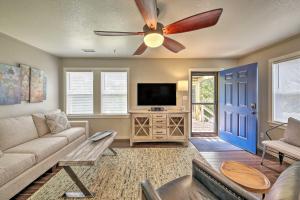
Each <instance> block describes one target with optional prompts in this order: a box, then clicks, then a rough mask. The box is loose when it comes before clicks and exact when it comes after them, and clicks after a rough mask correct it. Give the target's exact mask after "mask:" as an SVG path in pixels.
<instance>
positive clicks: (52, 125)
mask: <svg viewBox="0 0 300 200" xmlns="http://www.w3.org/2000/svg"><path fill="white" fill-rule="evenodd" d="M45 117H46V122H47V125H48V127H49V129H50V131H51V133H52V134H56V133H60V132H62V131H63V130H66V129H68V128H71V125H70V122H69V121H68V118H67V115H66V114H65V113H64V112H61V113H56V114H47V115H45Z"/></svg>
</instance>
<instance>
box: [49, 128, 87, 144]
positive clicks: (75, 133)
mask: <svg viewBox="0 0 300 200" xmlns="http://www.w3.org/2000/svg"><path fill="white" fill-rule="evenodd" d="M83 135H85V129H84V128H82V127H74V128H69V129H66V130H64V131H62V132H60V133H56V134H47V135H45V136H44V137H66V138H67V139H68V142H69V143H71V142H73V141H74V140H76V139H77V138H79V137H80V136H83Z"/></svg>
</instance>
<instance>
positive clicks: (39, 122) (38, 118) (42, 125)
mask: <svg viewBox="0 0 300 200" xmlns="http://www.w3.org/2000/svg"><path fill="white" fill-rule="evenodd" d="M60 112H61V110H59V109H57V110H53V111H50V112H46V113H35V114H32V119H33V122H34V124H35V127H36V129H37V132H38V134H39V137H42V136H44V135H46V134H48V133H50V132H51V131H50V129H49V127H48V125H47V122H46V118H45V115H46V114H56V113H60Z"/></svg>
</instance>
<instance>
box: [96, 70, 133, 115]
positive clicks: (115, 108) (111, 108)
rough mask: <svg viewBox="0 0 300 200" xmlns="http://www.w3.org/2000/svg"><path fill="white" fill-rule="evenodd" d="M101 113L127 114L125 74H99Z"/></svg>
mask: <svg viewBox="0 0 300 200" xmlns="http://www.w3.org/2000/svg"><path fill="white" fill-rule="evenodd" d="M101 113H103V114H125V113H127V72H101Z"/></svg>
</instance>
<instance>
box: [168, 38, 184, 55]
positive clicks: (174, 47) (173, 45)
mask: <svg viewBox="0 0 300 200" xmlns="http://www.w3.org/2000/svg"><path fill="white" fill-rule="evenodd" d="M163 45H164V47H166V48H167V49H169V50H170V51H172V52H174V53H178V52H179V51H181V50H183V49H185V46H183V45H182V44H180V43H179V42H177V41H176V40H173V39H171V38H168V37H165V40H164V43H163Z"/></svg>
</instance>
